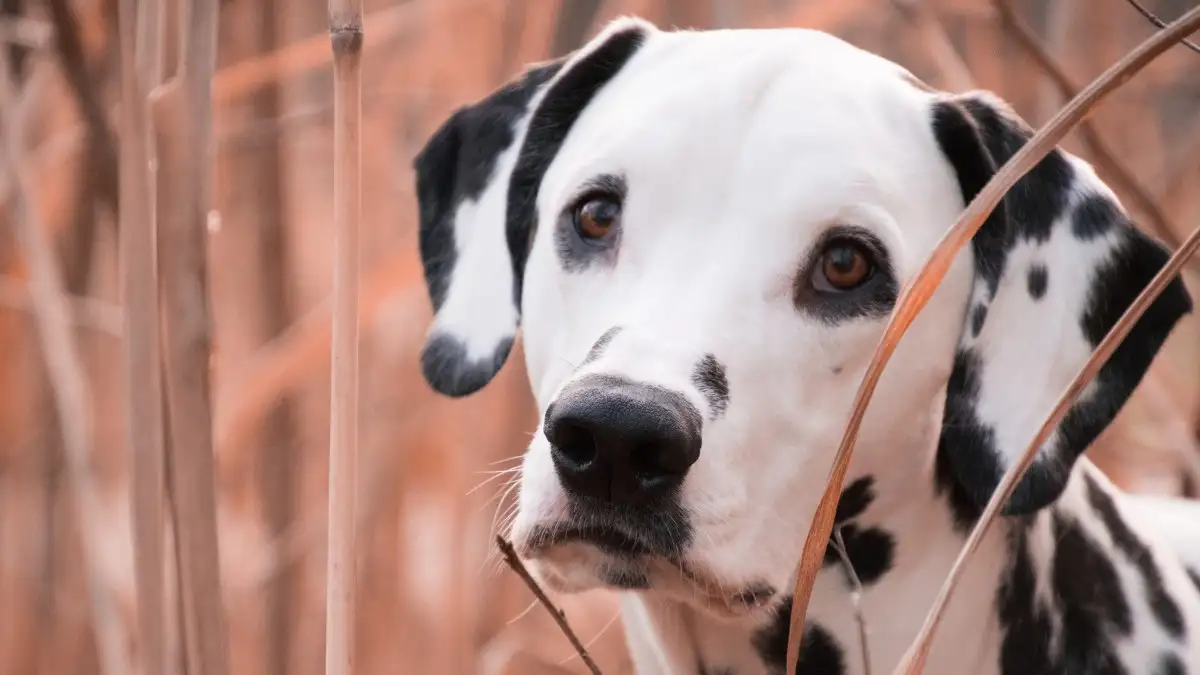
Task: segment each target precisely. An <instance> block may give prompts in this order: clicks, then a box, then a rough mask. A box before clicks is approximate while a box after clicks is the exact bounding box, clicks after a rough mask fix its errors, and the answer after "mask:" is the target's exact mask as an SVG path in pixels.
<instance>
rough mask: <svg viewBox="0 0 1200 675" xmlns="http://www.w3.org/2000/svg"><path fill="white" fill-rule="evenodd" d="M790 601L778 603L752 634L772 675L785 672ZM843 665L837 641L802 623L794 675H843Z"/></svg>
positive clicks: (844, 669) (808, 623)
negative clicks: (798, 653) (766, 619)
mask: <svg viewBox="0 0 1200 675" xmlns="http://www.w3.org/2000/svg"><path fill="white" fill-rule="evenodd" d="M791 620H792V598H791V596H788V597H786V598H783V600H782V601H781V602H780V605H779V609H778V610H777V611H776V613H775V616H774V617H773V618H772V620H771V621H770V622H769V623H768V624H767V625H765V626H763V627H762V628H760V629H759V630H758V631H757V632H755V634H754V638H753V643H754V648H755V650H756V651H757V652H758V655H759V657H760V658H761V659H762V660H763V663H765V664H766V666H767V670H768V671H769V672H771V673H772V674H773V675H782V673H784V672H785V670H786V668H787V640H788V630H789V629H790V628H791ZM845 673H846V664H845V657H844V655H843V651H842V647H841V646H840V645H838V643H837V640H836V639H835V638H834V637H833V635H831V634H830V633H829V631H827V630H825V629H824V628H822V627H821V626H820V625H819V624H817V623H815V622H813V621H806V622H805V627H804V636H803V638H801V640H800V660H799V661H798V662H797V663H796V675H845Z"/></svg>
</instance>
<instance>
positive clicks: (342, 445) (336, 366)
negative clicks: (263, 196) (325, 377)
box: [325, 0, 363, 675]
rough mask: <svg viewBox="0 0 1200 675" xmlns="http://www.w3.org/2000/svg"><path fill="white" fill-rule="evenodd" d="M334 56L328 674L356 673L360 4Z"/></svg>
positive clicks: (339, 34)
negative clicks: (333, 240) (333, 249)
mask: <svg viewBox="0 0 1200 675" xmlns="http://www.w3.org/2000/svg"><path fill="white" fill-rule="evenodd" d="M329 41H330V46H331V48H332V51H333V71H334V72H333V75H334V77H333V96H334V113H333V225H334V238H335V246H334V248H335V251H334V271H333V342H332V347H331V355H330V356H331V359H332V379H331V383H330V401H329V405H330V425H329V560H328V563H327V573H326V584H327V588H326V605H325V673H326V675H352V674H353V673H354V635H355V630H354V628H355V622H356V609H357V606H356V602H355V600H356V597H355V595H356V591H357V588H356V585H357V584H356V581H357V577H358V575H357V573H356V572H357V569H356V568H357V564H356V562H357V553H358V546H357V544H358V527H357V522H356V517H355V511H356V508H355V507H356V501H357V497H358V335H359V331H358V286H359V282H358V264H359V257H360V256H359V229H360V224H361V220H362V135H361V134H362V67H361V66H362V64H361V62H362V49H363V17H362V0H329Z"/></svg>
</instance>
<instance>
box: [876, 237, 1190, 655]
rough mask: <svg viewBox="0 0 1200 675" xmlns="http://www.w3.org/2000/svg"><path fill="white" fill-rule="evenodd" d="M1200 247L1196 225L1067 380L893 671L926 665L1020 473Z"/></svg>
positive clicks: (1003, 481) (1010, 469)
mask: <svg viewBox="0 0 1200 675" xmlns="http://www.w3.org/2000/svg"><path fill="white" fill-rule="evenodd" d="M1197 248H1200V227H1197V228H1196V229H1195V230H1193V231H1192V233H1191V235H1189V236H1188V238H1187V240H1186V241H1184V243H1183V246H1182V247H1181V248H1180V249H1179V250H1178V251H1176V252H1175V254H1174V255H1172V256H1171V258H1170V260H1168V261H1167V264H1166V265H1165V266H1163V268H1162V269H1161V270H1159V272H1158V274H1156V275H1155V276H1154V279H1152V280H1151V281H1150V283H1149V285H1147V286H1146V288H1145V289H1143V290H1142V292H1141V293H1140V294H1139V295H1138V297H1137V299H1136V300H1134V301H1133V304H1131V305H1130V306H1129V309H1127V310H1125V313H1124V314H1122V315H1121V318H1120V320H1119V321H1117V323H1116V325H1114V326H1113V327H1112V329H1111V330H1109V331H1108V334H1107V335H1105V336H1104V339H1103V340H1101V341H1100V344H1098V345H1096V349H1095V351H1093V352H1092V356H1091V358H1089V359H1088V360H1087V363H1085V364H1084V365H1083V368H1082V369H1081V370H1080V371H1079V374H1078V375H1076V376H1075V379H1074V380H1071V384H1069V385H1067V388H1066V390H1064V391H1063V393H1062V395H1061V396H1060V397H1059V399H1058V402H1057V403H1056V404H1055V405H1054V408H1053V410H1051V411H1050V414H1049V415H1048V416H1047V417H1046V419H1045V420H1043V421H1042V425H1041V427H1039V428H1038V431H1037V433H1036V434H1035V435H1034V437H1033V441H1032V442H1030V444H1029V445H1028V446H1027V447H1026V448H1025V451H1024V452H1023V453H1022V454H1021V457H1020V459H1019V460H1018V461H1017V462H1016V463H1015V464H1013V466H1012V467H1010V468H1009V470H1008V471H1007V472H1005V474H1004V478H1003V479H1002V480H1001V481H1000V485H999V487H997V488H996V491H995V492H994V493H992V497H991V499H989V500H988V503H987V507H986V508H985V509H984V510H983V515H981V516H980V518H979V522H977V523H976V524H975V529H973V530H972V531H971V536H970V537H968V538H967V543H966V544H965V545H964V546H963V549H962V551H961V552H960V553H959V554H958V558H957V559H956V560H955V561H954V566H953V567H951V568H950V574H949V575H948V576H947V577H946V580H945V581H944V582H942V587H941V589H940V590H939V591H938V595H937V599H935V600H934V602H933V606H932V607H931V608H930V610H929V613H928V614H927V615H926V617H925V623H924V625H922V626H921V630H920V632H918V633H917V637H916V639H914V640H913V642H912V645H911V646H910V647H909V649H908V652H906V653H905V655H904V658H902V659H901V661H900V665H899V666H898V667H897V668H896V670H895V675H919V674H920V672H921V670H922V668H923V667H924V665H925V659H926V658H927V657H928V655H929V647H930V645H931V644H932V643H933V632H934V631H935V630H937V626H938V624H939V623H940V622H941V619H942V616H943V614H944V613H945V610H946V604H947V602H949V600H950V595H951V594H952V593H954V589H955V588H956V587H957V586H958V582H959V580H960V579H961V578H962V574H963V572H964V571H965V570H966V565H967V561H968V560H970V558H971V556H972V555H973V554H974V553H975V551H976V550H977V549H978V548H979V544H980V542H981V541H983V537H984V536H985V535H986V534H987V532H988V529H989V528H990V527H991V525H992V522H993V521H995V519H996V516H998V515H999V514H1000V509H1002V508H1004V504H1005V503H1007V502H1008V498H1009V497H1011V496H1012V493H1013V491H1014V490H1015V489H1016V487H1017V483H1019V482H1020V480H1021V477H1022V476H1024V475H1025V472H1026V471H1027V470H1028V469H1029V467H1030V466H1031V465H1032V464H1033V460H1034V459H1035V458H1036V457H1037V453H1038V450H1040V449H1041V447H1042V445H1043V444H1044V443H1045V442H1046V440H1047V439H1048V438H1049V437H1050V434H1052V433H1054V430H1055V429H1057V428H1058V425H1059V424H1060V423H1061V422H1062V421H1063V418H1064V417H1066V415H1067V411H1068V410H1069V409H1070V407H1071V405H1072V404H1073V403H1074V402H1075V399H1077V398H1079V395H1080V394H1082V393H1083V390H1084V389H1085V388H1086V387H1087V386H1088V385H1089V384H1090V383H1091V382H1092V380H1094V379H1095V378H1096V375H1098V374H1099V373H1100V369H1101V368H1103V367H1104V365H1105V364H1106V363H1107V362H1108V359H1109V358H1111V357H1112V355H1113V352H1115V351H1116V350H1117V348H1118V347H1120V346H1121V342H1122V341H1123V340H1124V339H1125V338H1126V337H1128V336H1129V332H1130V331H1132V330H1133V326H1134V324H1135V323H1137V321H1138V320H1139V319H1141V318H1142V315H1143V314H1145V313H1146V310H1147V309H1149V308H1150V304H1151V303H1153V302H1154V301H1155V300H1156V299H1158V296H1160V295H1162V292H1163V291H1164V290H1166V288H1167V286H1168V285H1169V284H1170V283H1171V282H1172V281H1173V280H1174V279H1175V277H1176V276H1177V275H1178V274H1179V270H1180V269H1182V268H1183V266H1184V265H1185V264H1186V263H1187V261H1188V259H1189V258H1191V257H1192V255H1193V254H1194V253H1195V252H1196V249H1197Z"/></svg>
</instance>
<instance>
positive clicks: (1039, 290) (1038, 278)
mask: <svg viewBox="0 0 1200 675" xmlns="http://www.w3.org/2000/svg"><path fill="white" fill-rule="evenodd" d="M1049 283H1050V271H1049V270H1047V269H1046V266H1045V265H1032V266H1030V268H1029V279H1028V284H1029V296H1030V297H1031V298H1033V299H1034V300H1041V299H1042V298H1043V297H1044V296H1045V295H1046V286H1047V285H1049Z"/></svg>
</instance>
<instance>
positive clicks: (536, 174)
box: [505, 26, 646, 307]
mask: <svg viewBox="0 0 1200 675" xmlns="http://www.w3.org/2000/svg"><path fill="white" fill-rule="evenodd" d="M645 40H646V30H645V29H644V28H643V27H642V26H630V27H628V28H625V29H623V30H619V31H616V32H614V33H612V34H611V35H609V36H608V37H607V38H606V39H605V41H604V42H603V43H602V44H600V45H598V46H596V47H595V48H594V49H592V51H590V52H589V53H588V54H586V55H585V56H583V57H582V58H580V59H579V60H577V61H575V62H574V63H573V64H572V66H571V68H570V69H569V70H568V71H567V72H565V73H563V75H562V77H560V78H559V79H558V80H556V81H555V82H554V83H553V84H552V85H550V89H549V91H547V92H546V95H545V96H544V97H543V98H542V101H541V103H540V104H539V105H538V107H537V110H536V111H535V112H534V113H533V118H532V119H531V120H530V122H529V130H528V132H527V133H526V134H525V141H524V143H523V144H522V145H521V152H520V154H519V155H518V156H517V163H516V166H515V167H514V168H513V172H512V178H511V179H510V181H509V186H508V213H507V217H506V219H505V222H506V226H505V227H506V233H507V239H508V250H509V253H510V254H511V256H512V262H513V281H514V283H513V298H514V301H515V302H516V305H517V306H518V307H520V306H521V290H522V286H523V282H524V279H525V260H526V258H527V257H528V251H529V244H530V241H532V239H533V234H534V232H536V231H537V226H538V224H537V197H538V190H539V189H540V187H541V183H542V177H543V176H545V174H546V170H547V169H548V168H549V167H550V163H551V162H552V161H553V160H554V157H555V156H556V155H557V154H558V151H559V148H561V147H562V144H563V142H564V141H565V140H566V138H567V134H568V133H569V132H570V131H571V127H572V126H574V124H575V120H576V119H578V118H579V115H580V113H582V112H583V110H584V108H586V107H587V105H588V103H590V102H591V100H592V99H593V98H594V97H595V96H596V94H597V93H598V92H599V91H600V89H601V88H603V87H604V85H606V84H608V82H609V81H611V80H612V79H613V78H614V77H615V76H616V75H617V73H619V72H620V71H621V69H622V68H623V67H624V66H625V64H626V63H628V62H629V60H630V59H631V58H632V57H633V55H634V54H636V53H637V51H638V49H639V48H640V47H641V46H642V43H643V42H645Z"/></svg>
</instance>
